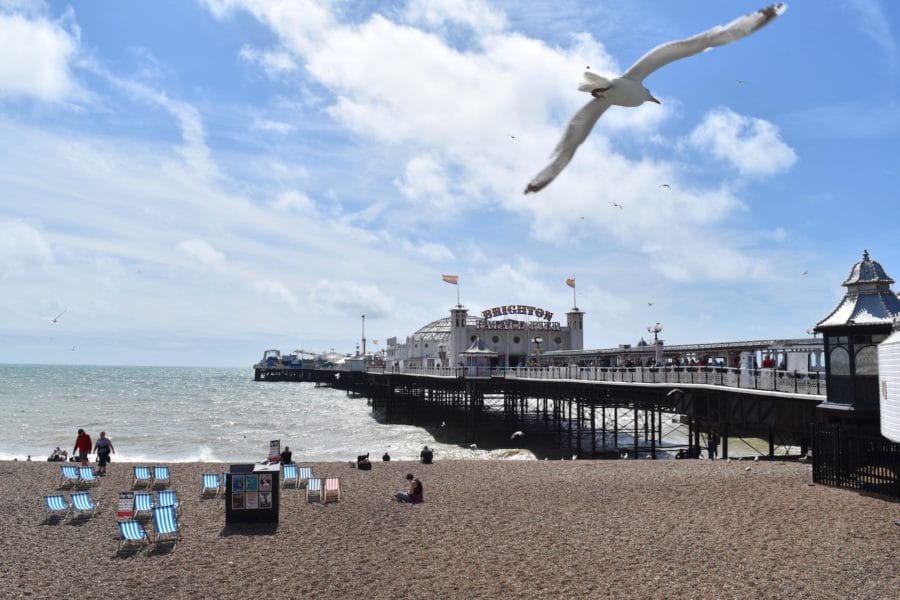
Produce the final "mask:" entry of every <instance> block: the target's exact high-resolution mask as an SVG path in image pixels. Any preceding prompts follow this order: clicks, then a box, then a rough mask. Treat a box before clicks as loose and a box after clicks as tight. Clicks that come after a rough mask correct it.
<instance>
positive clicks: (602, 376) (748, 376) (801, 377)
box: [368, 365, 826, 397]
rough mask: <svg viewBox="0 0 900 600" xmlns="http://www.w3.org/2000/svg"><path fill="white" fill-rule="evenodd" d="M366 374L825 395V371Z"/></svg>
mask: <svg viewBox="0 0 900 600" xmlns="http://www.w3.org/2000/svg"><path fill="white" fill-rule="evenodd" d="M368 371H369V372H370V373H398V374H404V375H424V376H429V377H477V378H484V377H500V378H504V377H505V378H508V379H543V380H567V381H587V382H590V381H596V382H610V383H635V384H657V385H658V384H670V385H690V384H697V385H714V386H722V387H729V388H738V389H744V390H759V391H766V392H780V393H786V394H804V395H810V396H822V397H824V396H825V395H826V388H825V373H822V372H810V373H806V372H801V371H779V370H776V369H733V368H727V367H700V366H695V367H579V366H577V365H569V366H567V367H512V368H509V369H504V368H503V367H431V368H416V367H404V368H403V369H400V368H398V367H369V368H368Z"/></svg>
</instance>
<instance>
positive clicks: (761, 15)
mask: <svg viewBox="0 0 900 600" xmlns="http://www.w3.org/2000/svg"><path fill="white" fill-rule="evenodd" d="M786 10H787V6H786V5H785V4H782V3H781V2H779V3H778V4H773V5H771V6H767V7H766V8H761V9H759V10H758V11H756V12H753V13H750V14H749V15H744V16H743V17H738V18H737V19H735V20H734V21H732V22H731V23H728V24H727V25H718V26H717V27H713V28H712V29H709V30H707V31H704V32H703V33H698V34H697V35H695V36H692V37H689V38H687V39H685V40H677V41H674V42H667V43H665V44H662V45H661V46H657V47H656V48H654V49H653V50H651V51H650V52H648V53H647V54H645V55H644V56H642V57H641V58H639V59H638V61H637V62H636V63H634V64H633V65H631V68H630V69H628V71H626V72H625V74H624V75H623V77H627V78H629V79H633V80H634V81H643V80H644V78H645V77H647V76H648V75H649V74H650V73H652V72H653V71H655V70H657V69H659V68H660V67H664V66H666V65H667V64H669V63H670V62H673V61H676V60H678V59H680V58H685V57H687V56H693V55H694V54H698V53H700V52H703V51H704V50H709V49H710V48H713V47H715V46H724V45H725V44H730V43H731V42H733V41H735V40H739V39H741V38H742V37H744V36H747V35H750V34H751V33H753V32H754V31H756V30H757V29H760V28H761V27H763V26H764V25H767V24H768V23H770V22H771V21H773V20H775V17H777V16H778V15H780V14H782V13H783V12H784V11H786Z"/></svg>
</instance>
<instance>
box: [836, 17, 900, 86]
mask: <svg viewBox="0 0 900 600" xmlns="http://www.w3.org/2000/svg"><path fill="white" fill-rule="evenodd" d="M846 6H847V7H848V8H849V9H850V10H851V11H852V12H854V13H855V15H856V17H857V19H856V25H857V27H859V29H860V31H862V32H863V33H864V34H865V35H867V36H868V37H869V38H870V39H871V40H872V41H873V42H875V45H876V46H878V47H879V48H880V49H881V51H882V53H883V54H884V56H885V59H886V60H887V63H888V69H889V70H890V71H891V72H896V71H897V62H898V52H897V40H896V36H894V33H893V32H892V31H891V25H890V19H888V18H887V16H886V15H885V14H884V10H883V9H882V7H881V4H880V3H879V2H877V0H848V1H847V2H846Z"/></svg>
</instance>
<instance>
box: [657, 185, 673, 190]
mask: <svg viewBox="0 0 900 600" xmlns="http://www.w3.org/2000/svg"><path fill="white" fill-rule="evenodd" d="M659 187H662V188H666V189H667V190H671V189H672V186H671V185H669V184H668V183H661V184H659Z"/></svg>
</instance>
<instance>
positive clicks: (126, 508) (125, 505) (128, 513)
mask: <svg viewBox="0 0 900 600" xmlns="http://www.w3.org/2000/svg"><path fill="white" fill-rule="evenodd" d="M116 518H117V519H132V518H134V492H119V504H118V508H117V509H116Z"/></svg>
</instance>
